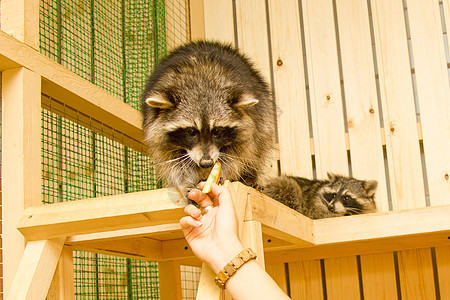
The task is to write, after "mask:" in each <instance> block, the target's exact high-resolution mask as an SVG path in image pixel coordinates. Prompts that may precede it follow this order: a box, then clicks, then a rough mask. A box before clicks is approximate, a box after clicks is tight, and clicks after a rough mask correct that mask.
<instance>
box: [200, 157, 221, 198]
mask: <svg viewBox="0 0 450 300" xmlns="http://www.w3.org/2000/svg"><path fill="white" fill-rule="evenodd" d="M221 167H222V165H221V164H220V162H216V163H215V164H214V167H213V168H212V170H211V173H209V176H208V179H207V180H206V184H205V186H204V187H203V190H202V192H203V193H205V194H207V193H209V192H211V184H213V183H218V182H219V179H220V169H221Z"/></svg>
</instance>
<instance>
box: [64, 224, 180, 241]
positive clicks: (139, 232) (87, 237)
mask: <svg viewBox="0 0 450 300" xmlns="http://www.w3.org/2000/svg"><path fill="white" fill-rule="evenodd" d="M161 235H164V236H169V237H170V239H174V238H182V237H183V233H182V232H181V227H180V223H173V224H164V225H156V226H146V227H139V228H132V229H120V230H113V231H106V232H95V233H89V234H80V235H74V236H71V237H68V238H67V241H66V244H70V245H76V244H82V243H86V242H93V241H95V242H106V241H111V240H120V239H129V238H132V239H136V238H139V237H144V236H151V237H152V238H159V237H160V236H161Z"/></svg>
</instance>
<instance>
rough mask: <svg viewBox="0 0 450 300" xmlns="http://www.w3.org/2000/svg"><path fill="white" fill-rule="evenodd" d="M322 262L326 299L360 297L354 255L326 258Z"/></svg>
mask: <svg viewBox="0 0 450 300" xmlns="http://www.w3.org/2000/svg"><path fill="white" fill-rule="evenodd" d="M324 264H325V278H326V282H327V299H330V300H333V299H349V300H350V299H360V292H359V288H360V287H359V281H358V268H357V264H356V257H355V256H347V257H339V258H328V259H325V261H324Z"/></svg>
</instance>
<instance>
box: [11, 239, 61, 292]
mask: <svg viewBox="0 0 450 300" xmlns="http://www.w3.org/2000/svg"><path fill="white" fill-rule="evenodd" d="M64 240H65V238H58V239H53V240H41V241H32V242H28V244H27V247H26V249H25V252H24V254H23V258H22V261H21V262H20V266H19V269H18V271H17V273H16V276H15V278H14V282H13V285H12V286H11V289H10V291H9V293H8V297H7V299H11V300H21V299H45V296H46V295H47V292H48V289H49V287H50V283H51V281H52V278H53V274H54V273H55V269H56V265H57V263H58V259H59V257H60V255H61V251H62V248H63V245H64Z"/></svg>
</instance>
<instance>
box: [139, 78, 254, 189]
mask: <svg viewBox="0 0 450 300" xmlns="http://www.w3.org/2000/svg"><path fill="white" fill-rule="evenodd" d="M191 77H193V78H195V77H194V76H191ZM198 80H200V79H198ZM189 86H190V88H188V87H189ZM258 102H259V101H258V100H257V99H256V97H254V96H252V95H251V94H249V93H248V92H245V91H242V90H239V86H234V87H233V86H231V84H229V83H228V84H225V83H223V82H222V83H217V84H216V85H214V84H211V83H210V84H209V86H208V89H207V90H206V89H205V90H204V89H202V88H201V87H199V86H195V84H194V83H193V82H192V80H191V81H187V80H186V82H183V81H181V82H180V81H178V82H177V85H174V86H171V87H170V88H167V89H165V90H164V91H161V92H158V93H153V94H150V95H149V96H148V97H147V98H146V103H147V104H148V106H149V108H150V109H151V110H150V111H151V113H153V114H154V116H153V119H152V118H149V120H151V122H149V123H148V126H144V128H145V140H146V142H147V145H149V151H150V155H151V157H152V158H153V159H155V161H156V162H157V163H158V169H159V171H160V173H161V175H162V176H163V177H164V178H166V179H168V180H169V184H171V185H175V186H178V187H179V188H180V189H184V188H185V187H186V186H187V187H188V188H192V187H195V185H196V184H197V183H198V182H199V181H201V180H206V178H207V177H208V174H209V172H210V170H211V167H212V166H213V165H214V163H215V162H217V161H220V162H221V163H222V175H223V178H226V179H229V180H239V179H240V177H242V176H241V174H242V172H243V170H244V169H245V168H246V167H247V166H248V159H247V160H246V158H252V157H253V156H254V153H256V145H255V143H254V138H253V134H254V132H255V130H256V126H255V123H254V122H253V120H252V118H250V117H249V116H248V115H247V111H248V109H250V108H251V107H253V106H255V105H257V104H258Z"/></svg>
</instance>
